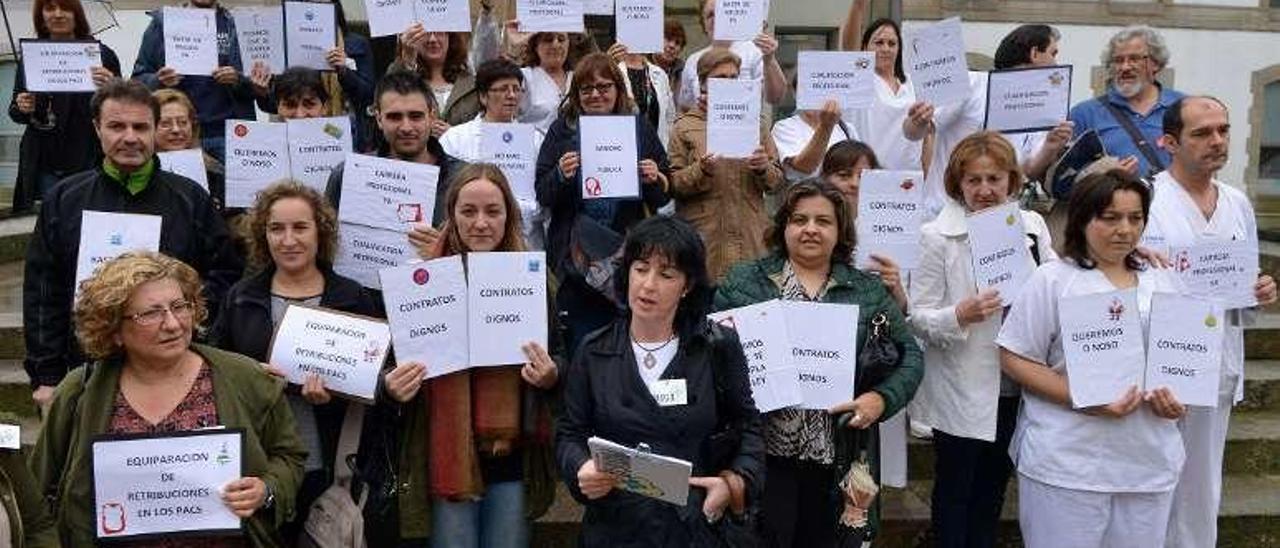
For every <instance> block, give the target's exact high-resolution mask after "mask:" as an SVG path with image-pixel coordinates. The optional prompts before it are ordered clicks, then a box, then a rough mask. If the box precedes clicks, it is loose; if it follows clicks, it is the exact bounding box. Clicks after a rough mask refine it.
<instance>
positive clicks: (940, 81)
mask: <svg viewBox="0 0 1280 548" xmlns="http://www.w3.org/2000/svg"><path fill="white" fill-rule="evenodd" d="M903 47H904V48H906V49H905V50H903V61H904V62H905V63H906V65H907V66H906V69H907V76H909V77H910V79H911V84H912V87H913V88H914V89H915V92H916V99H917V100H920V101H924V102H927V103H931V104H933V105H935V106H936V105H946V104H950V103H958V102H960V101H963V100H964V99H965V98H967V97H969V74H968V72H969V61H968V60H967V59H966V58H965V49H964V35H963V34H962V33H961V30H960V18H959V17H952V18H950V19H943V20H942V21H940V22H937V23H934V24H932V25H928V26H925V27H921V28H918V29H916V30H915V32H913V33H911V34H909V35H908V36H907V43H906V44H903Z"/></svg>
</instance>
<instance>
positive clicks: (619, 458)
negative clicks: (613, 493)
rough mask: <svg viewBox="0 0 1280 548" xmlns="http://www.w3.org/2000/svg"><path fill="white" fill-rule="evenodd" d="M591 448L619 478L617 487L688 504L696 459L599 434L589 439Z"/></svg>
mask: <svg viewBox="0 0 1280 548" xmlns="http://www.w3.org/2000/svg"><path fill="white" fill-rule="evenodd" d="M587 448H588V449H589V450H590V451H591V459H592V460H594V461H595V463H596V469H597V470H599V471H601V472H605V473H608V474H611V475H613V476H614V477H616V478H617V480H618V483H617V485H616V487H617V488H619V489H622V490H624V491H629V492H632V493H635V494H637V495H643V496H646V497H649V498H655V499H658V500H662V501H666V502H670V503H671V504H675V505H678V506H685V505H686V504H688V501H689V476H690V475H692V473H693V463H690V462H689V461H686V460H681V459H677V458H673V457H665V456H662V455H655V454H652V453H650V452H649V451H648V448H647V446H645V445H643V444H641V446H640V448H638V449H632V448H630V447H626V446H624V445H620V444H617V443H614V442H611V441H609V440H606V439H604V438H599V437H595V436H592V437H591V438H590V439H588V440H587Z"/></svg>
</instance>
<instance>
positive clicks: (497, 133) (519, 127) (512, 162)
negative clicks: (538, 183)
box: [480, 122, 538, 202]
mask: <svg viewBox="0 0 1280 548" xmlns="http://www.w3.org/2000/svg"><path fill="white" fill-rule="evenodd" d="M534 131H537V130H536V129H535V128H534V125H533V124H491V123H489V122H484V123H483V124H481V125H480V154H481V156H482V157H483V158H484V161H486V162H492V163H494V164H496V165H497V166H498V168H499V169H501V170H502V174H503V175H506V176H507V182H508V183H509V184H510V185H511V191H512V192H514V193H515V195H516V198H520V199H523V200H528V201H531V202H537V200H538V198H537V195H536V194H537V193H536V192H535V191H534V180H535V178H536V177H537V172H538V149H537V148H536V147H534V146H533V143H534V137H533V136H534Z"/></svg>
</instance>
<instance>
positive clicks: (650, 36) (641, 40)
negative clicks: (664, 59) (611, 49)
mask: <svg viewBox="0 0 1280 548" xmlns="http://www.w3.org/2000/svg"><path fill="white" fill-rule="evenodd" d="M616 9H617V14H616V15H615V16H614V21H616V22H617V25H618V42H619V43H621V44H623V45H625V46H627V52H628V53H660V52H662V46H663V8H662V0H618V3H617V7H616Z"/></svg>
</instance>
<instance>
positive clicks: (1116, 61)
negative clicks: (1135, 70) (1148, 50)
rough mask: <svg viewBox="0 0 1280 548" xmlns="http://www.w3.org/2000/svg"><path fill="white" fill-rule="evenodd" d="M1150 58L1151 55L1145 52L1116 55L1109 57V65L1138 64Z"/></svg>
mask: <svg viewBox="0 0 1280 548" xmlns="http://www.w3.org/2000/svg"><path fill="white" fill-rule="evenodd" d="M1150 58H1151V56H1150V55H1148V54H1145V53H1143V54H1141V55H1117V56H1115V57H1112V58H1111V66H1115V67H1122V66H1125V65H1128V64H1130V63H1132V64H1134V65H1140V64H1142V63H1143V62H1144V61H1146V60H1147V59H1150Z"/></svg>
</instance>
